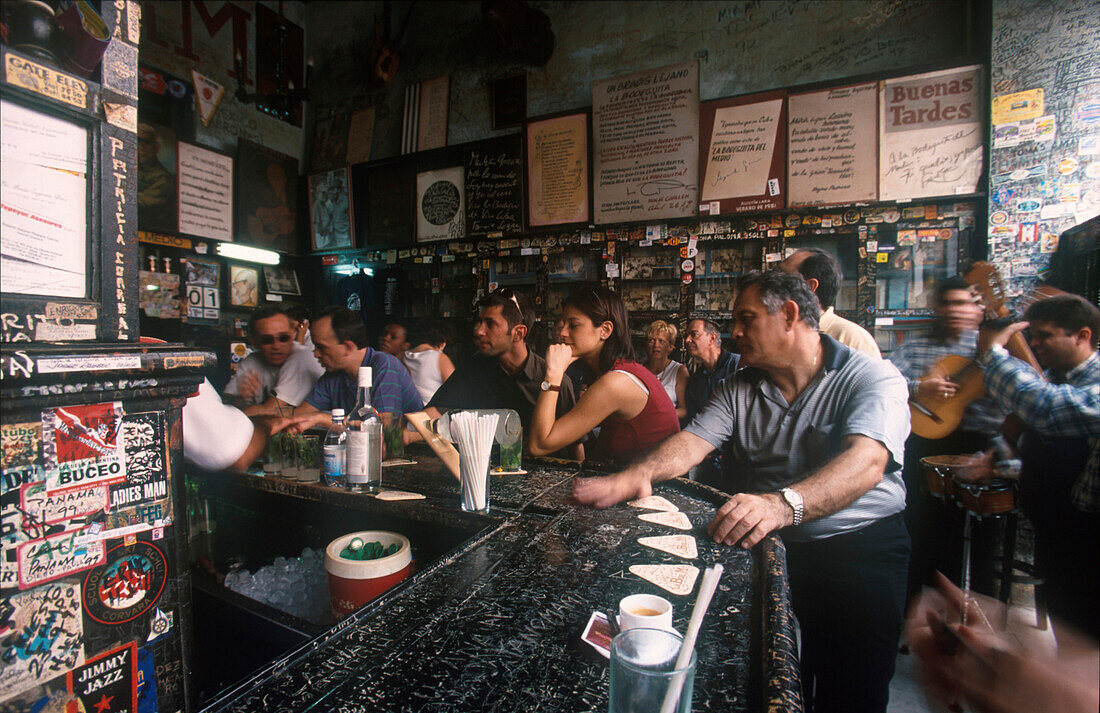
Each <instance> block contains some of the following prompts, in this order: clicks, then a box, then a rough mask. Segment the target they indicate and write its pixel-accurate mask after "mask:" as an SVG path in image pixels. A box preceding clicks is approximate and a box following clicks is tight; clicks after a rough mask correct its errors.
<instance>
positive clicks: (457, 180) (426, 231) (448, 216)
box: [416, 166, 466, 243]
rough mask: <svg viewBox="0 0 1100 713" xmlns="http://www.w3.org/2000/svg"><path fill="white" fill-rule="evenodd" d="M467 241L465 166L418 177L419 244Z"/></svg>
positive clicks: (417, 225)
mask: <svg viewBox="0 0 1100 713" xmlns="http://www.w3.org/2000/svg"><path fill="white" fill-rule="evenodd" d="M464 237H466V192H465V183H464V181H463V169H462V166H455V167H453V168H442V169H439V170H438V171H424V172H423V173H418V174H416V240H417V242H421V243H428V242H435V241H439V240H461V239H462V238H464Z"/></svg>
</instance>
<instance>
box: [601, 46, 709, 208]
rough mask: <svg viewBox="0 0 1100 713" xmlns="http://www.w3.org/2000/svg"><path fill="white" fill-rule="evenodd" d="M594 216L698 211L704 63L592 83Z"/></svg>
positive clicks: (649, 71) (663, 68)
mask: <svg viewBox="0 0 1100 713" xmlns="http://www.w3.org/2000/svg"><path fill="white" fill-rule="evenodd" d="M592 121H593V125H594V137H593V144H594V151H593V154H594V157H595V172H596V178H595V184H594V186H593V194H594V198H593V200H594V202H595V206H596V210H595V213H596V222H597V223H615V222H622V221H634V220H651V219H654V220H655V219H659V218H681V217H685V216H691V215H695V211H696V208H695V206H696V203H697V202H698V197H699V192H698V184H697V182H696V176H697V173H698V164H699V136H698V127H699V64H698V62H688V63H686V64H678V65H672V66H670V67H662V68H660V69H652V70H647V71H644V72H637V73H635V74H630V75H626V76H621V77H613V78H610V79H601V80H599V81H596V82H593V83H592Z"/></svg>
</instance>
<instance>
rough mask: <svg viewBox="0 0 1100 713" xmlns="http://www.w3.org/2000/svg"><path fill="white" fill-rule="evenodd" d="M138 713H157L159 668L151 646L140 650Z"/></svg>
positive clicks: (137, 685) (136, 685)
mask: <svg viewBox="0 0 1100 713" xmlns="http://www.w3.org/2000/svg"><path fill="white" fill-rule="evenodd" d="M135 687H136V688H137V713H157V667H156V661H155V660H154V658H153V650H152V648H151V647H149V646H143V647H142V648H140V649H138V663H137V682H136V684H135ZM97 713H98V711H97Z"/></svg>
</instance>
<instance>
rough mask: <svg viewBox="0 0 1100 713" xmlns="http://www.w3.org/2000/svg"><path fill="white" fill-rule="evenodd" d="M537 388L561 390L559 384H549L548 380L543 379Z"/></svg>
mask: <svg viewBox="0 0 1100 713" xmlns="http://www.w3.org/2000/svg"><path fill="white" fill-rule="evenodd" d="M539 388H540V389H542V390H543V391H561V384H551V383H550V382H549V381H544V382H542V385H541V386H540V387H539Z"/></svg>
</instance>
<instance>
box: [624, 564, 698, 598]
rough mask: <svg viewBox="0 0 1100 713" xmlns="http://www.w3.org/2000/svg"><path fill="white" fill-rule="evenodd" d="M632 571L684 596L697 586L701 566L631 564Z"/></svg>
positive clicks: (662, 587)
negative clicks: (696, 580) (696, 581)
mask: <svg viewBox="0 0 1100 713" xmlns="http://www.w3.org/2000/svg"><path fill="white" fill-rule="evenodd" d="M630 573H631V574H636V575H638V576H639V577H641V578H642V579H645V580H648V581H650V582H653V583H654V584H656V585H657V586H658V587H660V588H661V589H664V590H667V591H669V592H672V593H673V594H679V595H681V596H682V595H684V594H691V590H692V589H694V588H695V578H696V577H698V576H699V568H698V567H692V566H691V565H690V564H635V565H631V566H630Z"/></svg>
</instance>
